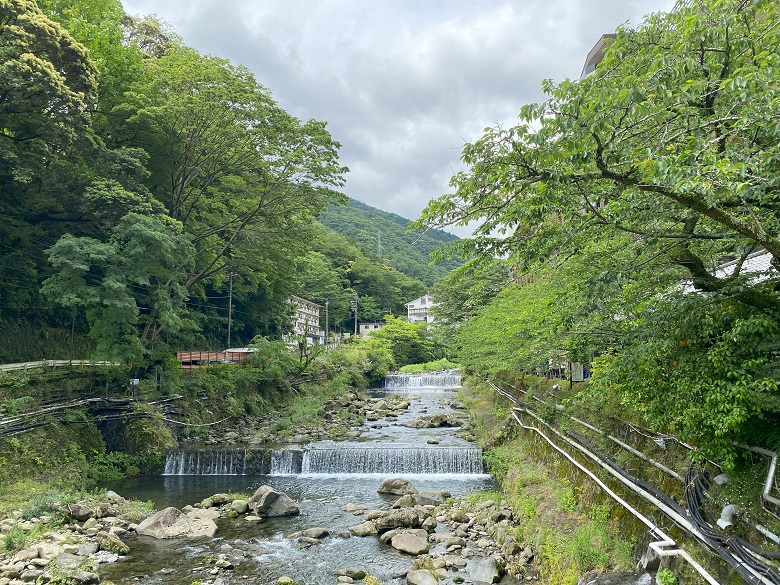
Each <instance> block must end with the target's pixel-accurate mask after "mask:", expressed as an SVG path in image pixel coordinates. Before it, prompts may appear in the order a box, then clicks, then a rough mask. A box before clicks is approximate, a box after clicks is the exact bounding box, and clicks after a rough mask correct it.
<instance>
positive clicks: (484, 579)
mask: <svg viewBox="0 0 780 585" xmlns="http://www.w3.org/2000/svg"><path fill="white" fill-rule="evenodd" d="M500 579H501V574H500V572H499V569H498V564H497V563H496V560H495V559H493V558H490V557H488V558H486V559H480V560H478V561H476V562H475V563H474V565H473V566H472V568H471V580H472V581H473V582H474V585H489V584H491V583H498V581H499V580H500Z"/></svg>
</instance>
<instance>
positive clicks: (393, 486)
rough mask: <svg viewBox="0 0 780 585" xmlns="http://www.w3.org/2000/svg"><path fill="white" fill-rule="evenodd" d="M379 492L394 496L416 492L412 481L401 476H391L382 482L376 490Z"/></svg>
mask: <svg viewBox="0 0 780 585" xmlns="http://www.w3.org/2000/svg"><path fill="white" fill-rule="evenodd" d="M376 491H377V493H379V494H392V495H395V496H403V495H406V494H416V493H417V488H415V487H414V486H413V485H412V482H411V481H409V480H408V479H404V478H402V477H391V478H390V479H386V480H385V481H383V482H382V485H380V486H379V489H377V490H376Z"/></svg>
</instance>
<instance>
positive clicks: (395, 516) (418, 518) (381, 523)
mask: <svg viewBox="0 0 780 585" xmlns="http://www.w3.org/2000/svg"><path fill="white" fill-rule="evenodd" d="M426 516H430V514H427V513H423V511H420V510H417V509H415V508H400V509H397V510H393V511H391V512H389V513H387V514H385V515H384V516H382V517H381V518H377V519H376V520H375V522H376V528H377V530H378V531H379V532H385V531H386V530H392V529H393V528H419V527H420V526H422V523H423V521H425V517H426Z"/></svg>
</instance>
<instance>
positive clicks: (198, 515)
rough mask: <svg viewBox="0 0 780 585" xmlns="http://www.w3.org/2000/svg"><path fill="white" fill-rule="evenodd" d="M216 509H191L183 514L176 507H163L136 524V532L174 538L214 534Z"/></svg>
mask: <svg viewBox="0 0 780 585" xmlns="http://www.w3.org/2000/svg"><path fill="white" fill-rule="evenodd" d="M215 514H216V516H218V515H219V512H217V511H216V510H213V511H209V510H193V511H192V512H190V513H189V514H185V513H184V512H182V511H181V510H177V509H176V508H173V507H171V508H165V509H164V510H160V511H159V512H155V513H154V514H152V515H151V516H149V517H148V518H147V519H146V520H144V521H143V522H141V523H140V524H139V525H138V529H137V532H138V534H141V535H143V536H151V537H152V538H175V537H177V536H190V537H198V536H214V533H215V532H216V531H217V525H216V524H215V523H214V518H215V517H216V516H215Z"/></svg>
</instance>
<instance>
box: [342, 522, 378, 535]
mask: <svg viewBox="0 0 780 585" xmlns="http://www.w3.org/2000/svg"><path fill="white" fill-rule="evenodd" d="M349 531H350V532H351V533H352V534H354V535H355V536H371V535H373V534H376V533H377V532H378V531H377V528H376V523H375V522H374V521H373V520H366V521H365V522H361V523H360V524H357V525H356V526H350V527H349Z"/></svg>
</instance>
